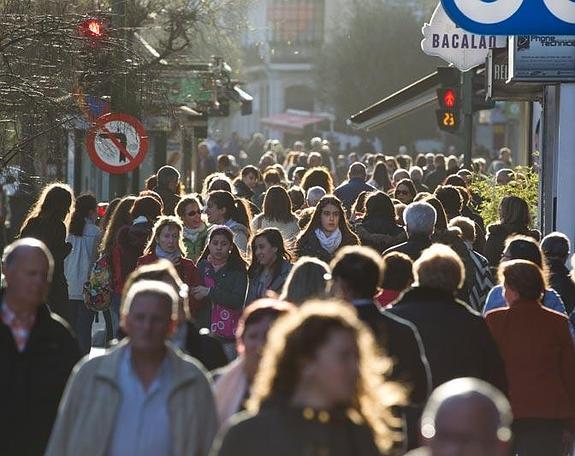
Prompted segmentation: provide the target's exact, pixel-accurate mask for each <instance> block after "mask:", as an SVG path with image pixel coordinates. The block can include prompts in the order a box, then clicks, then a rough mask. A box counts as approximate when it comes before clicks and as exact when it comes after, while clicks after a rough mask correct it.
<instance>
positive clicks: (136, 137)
mask: <svg viewBox="0 0 575 456" xmlns="http://www.w3.org/2000/svg"><path fill="white" fill-rule="evenodd" d="M86 141H87V146H88V154H89V156H90V158H91V159H92V161H93V162H94V164H95V165H96V166H97V167H98V168H100V169H102V170H104V171H106V172H108V173H111V174H124V173H127V172H129V171H132V170H134V169H135V168H137V167H138V166H139V165H140V163H142V160H144V157H145V156H146V152H147V151H148V136H147V134H146V130H145V128H144V126H143V125H142V123H141V122H140V121H139V120H138V119H136V118H135V117H132V116H129V115H127V114H115V113H114V114H105V115H103V116H102V117H99V118H98V120H96V123H95V124H94V126H93V127H92V128H90V131H89V132H88V137H87V139H86Z"/></svg>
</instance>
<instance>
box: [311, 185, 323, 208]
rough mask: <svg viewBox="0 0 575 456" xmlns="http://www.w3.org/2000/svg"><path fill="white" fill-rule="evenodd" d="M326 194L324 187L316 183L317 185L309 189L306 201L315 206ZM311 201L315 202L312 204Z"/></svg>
mask: <svg viewBox="0 0 575 456" xmlns="http://www.w3.org/2000/svg"><path fill="white" fill-rule="evenodd" d="M325 194H326V191H325V189H324V188H323V187H320V186H319V185H316V186H315V187H311V188H310V189H309V190H308V191H307V195H306V201H307V204H308V205H309V206H315V205H316V204H317V203H319V200H320V199H322V198H323V197H324V196H325ZM310 201H313V202H314V204H311V203H310Z"/></svg>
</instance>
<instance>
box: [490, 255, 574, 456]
mask: <svg viewBox="0 0 575 456" xmlns="http://www.w3.org/2000/svg"><path fill="white" fill-rule="evenodd" d="M500 274H501V278H502V281H503V287H504V296H505V300H506V301H507V304H508V305H509V307H506V308H501V309H496V310H493V311H491V312H489V313H488V314H487V315H486V317H485V318H486V320H487V325H488V326H489V329H490V330H491V333H492V334H493V337H494V338H495V340H496V342H497V345H498V346H499V350H500V351H501V356H502V357H503V360H504V362H505V370H506V372H507V380H508V382H509V396H510V400H511V407H512V409H513V416H514V418H515V422H514V424H513V434H514V437H515V442H514V445H515V452H514V454H518V455H519V456H531V455H534V456H535V455H537V456H540V455H545V456H555V455H557V456H561V455H563V454H564V452H563V446H564V444H565V443H567V442H568V441H569V440H572V438H571V435H570V433H569V429H570V428H572V425H573V423H574V419H575V348H574V346H573V340H572V339H571V335H570V333H569V326H568V320H567V316H566V315H563V314H561V313H559V312H555V311H554V310H550V309H547V308H545V307H543V306H542V305H541V299H542V296H543V293H544V291H545V278H544V275H543V272H542V271H541V269H540V268H539V267H538V266H537V265H536V264H534V263H531V262H530V261H525V260H514V261H509V262H506V263H502V265H501V269H500Z"/></svg>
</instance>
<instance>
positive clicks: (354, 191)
mask: <svg viewBox="0 0 575 456" xmlns="http://www.w3.org/2000/svg"><path fill="white" fill-rule="evenodd" d="M375 191H376V189H375V188H374V187H372V186H371V185H369V184H368V183H366V182H365V180H364V179H362V178H361V177H352V178H351V179H350V180H348V181H347V182H344V183H343V184H341V185H340V186H339V187H337V188H336V189H335V190H334V192H333V194H334V195H335V196H337V197H338V198H339V199H340V200H341V202H342V204H343V207H345V209H346V211H347V213H348V214H349V213H350V211H351V206H353V203H355V200H356V199H357V197H358V196H359V194H360V193H361V192H375Z"/></svg>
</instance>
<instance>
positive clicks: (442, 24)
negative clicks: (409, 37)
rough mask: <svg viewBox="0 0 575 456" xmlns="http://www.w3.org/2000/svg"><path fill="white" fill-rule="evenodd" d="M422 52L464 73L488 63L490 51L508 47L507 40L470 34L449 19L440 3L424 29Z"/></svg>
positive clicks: (494, 36) (499, 37) (493, 36)
mask: <svg viewBox="0 0 575 456" xmlns="http://www.w3.org/2000/svg"><path fill="white" fill-rule="evenodd" d="M422 32H423V36H424V39H423V41H422V42H421V49H422V50H423V52H425V53H426V54H427V55H433V56H437V57H441V58H442V59H443V60H445V61H447V62H449V63H452V64H453V65H454V66H455V67H457V68H458V69H459V70H461V71H467V70H470V69H471V68H474V67H476V66H477V65H481V64H483V63H485V59H486V58H487V54H488V53H489V49H494V48H498V47H505V46H506V44H507V41H506V38H505V37H501V36H496V35H475V34H473V33H469V32H466V31H465V30H463V29H462V28H460V27H458V26H457V25H455V23H454V22H453V21H452V20H451V19H450V18H449V16H447V14H446V13H445V10H444V9H443V7H442V6H441V4H439V5H438V6H437V8H436V9H435V11H434V13H433V16H431V20H430V21H429V23H428V24H425V25H424V26H423V29H422Z"/></svg>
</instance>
